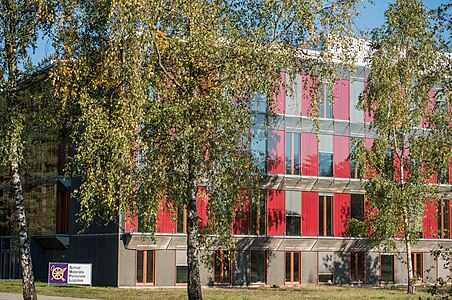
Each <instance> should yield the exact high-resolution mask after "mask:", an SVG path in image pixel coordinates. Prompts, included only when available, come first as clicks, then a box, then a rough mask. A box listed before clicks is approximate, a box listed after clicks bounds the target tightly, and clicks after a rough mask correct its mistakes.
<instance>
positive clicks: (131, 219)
mask: <svg viewBox="0 0 452 300" xmlns="http://www.w3.org/2000/svg"><path fill="white" fill-rule="evenodd" d="M126 232H130V233H132V232H138V215H137V214H134V213H131V212H127V213H126Z"/></svg>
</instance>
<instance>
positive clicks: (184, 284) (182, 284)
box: [174, 250, 188, 286]
mask: <svg viewBox="0 0 452 300" xmlns="http://www.w3.org/2000/svg"><path fill="white" fill-rule="evenodd" d="M178 252H182V253H186V251H183V250H176V251H175V255H174V265H175V266H176V270H175V272H174V283H175V285H176V286H186V285H188V262H186V265H182V264H179V265H178V263H177V253H178ZM185 255H186V254H185ZM178 267H185V268H187V282H177V274H178V272H177V270H178Z"/></svg>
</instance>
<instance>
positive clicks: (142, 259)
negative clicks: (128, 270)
mask: <svg viewBox="0 0 452 300" xmlns="http://www.w3.org/2000/svg"><path fill="white" fill-rule="evenodd" d="M136 280H137V284H153V283H154V251H153V250H147V251H137V277H136Z"/></svg>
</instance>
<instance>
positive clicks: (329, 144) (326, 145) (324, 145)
mask: <svg viewBox="0 0 452 300" xmlns="http://www.w3.org/2000/svg"><path fill="white" fill-rule="evenodd" d="M319 176H320V177H333V136H332V135H324V134H320V135H319Z"/></svg>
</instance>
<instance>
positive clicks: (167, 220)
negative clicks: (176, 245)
mask: <svg viewBox="0 0 452 300" xmlns="http://www.w3.org/2000/svg"><path fill="white" fill-rule="evenodd" d="M157 232H159V233H174V232H176V222H175V221H173V220H171V213H170V212H169V211H168V208H167V207H166V199H162V203H161V204H160V208H159V211H158V222H157Z"/></svg>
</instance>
